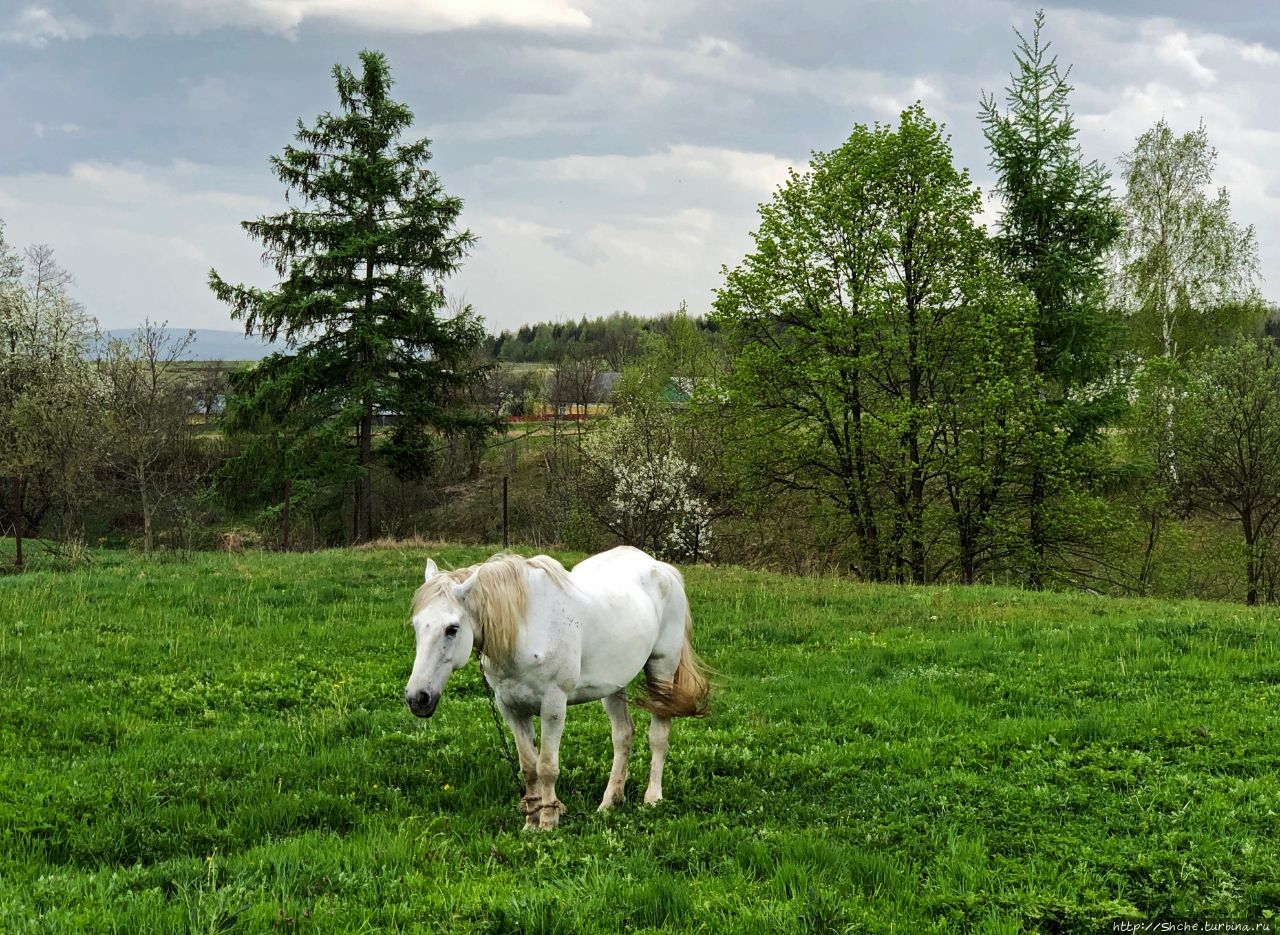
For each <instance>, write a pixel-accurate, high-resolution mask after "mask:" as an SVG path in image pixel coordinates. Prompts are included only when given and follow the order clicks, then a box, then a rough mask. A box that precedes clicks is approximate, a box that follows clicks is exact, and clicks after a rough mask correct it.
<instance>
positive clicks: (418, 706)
mask: <svg viewBox="0 0 1280 935" xmlns="http://www.w3.org/2000/svg"><path fill="white" fill-rule="evenodd" d="M404 703H405V704H407V705H408V706H409V710H410V711H412V712H413V713H414V714H416V715H417V716H418V717H431V715H433V714H435V713H436V705H438V704H439V703H440V696H439V695H433V694H431V692H414V693H413V694H412V695H409V694H406V695H405V696H404Z"/></svg>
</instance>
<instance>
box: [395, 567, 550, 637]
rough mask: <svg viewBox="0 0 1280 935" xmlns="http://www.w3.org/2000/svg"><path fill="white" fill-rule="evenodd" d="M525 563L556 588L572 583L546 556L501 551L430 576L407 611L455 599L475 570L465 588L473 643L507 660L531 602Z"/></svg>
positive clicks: (412, 611) (413, 613) (411, 612)
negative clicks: (455, 588) (456, 587)
mask: <svg viewBox="0 0 1280 935" xmlns="http://www.w3.org/2000/svg"><path fill="white" fill-rule="evenodd" d="M529 568H536V569H538V570H540V571H543V572H546V574H547V576H548V577H549V578H550V579H551V581H552V582H553V583H554V584H555V585H556V587H558V588H561V589H567V588H568V587H569V586H570V584H571V582H570V579H569V573H568V572H567V571H565V570H564V566H563V565H561V564H560V563H559V562H557V561H556V560H555V559H554V558H552V557H551V556H549V555H535V556H533V558H524V557H523V556H520V555H512V554H511V553H510V552H499V553H498V554H497V555H495V556H493V557H492V558H490V559H488V560H487V561H484V562H480V563H479V564H477V565H471V566H469V567H467V568H458V569H456V570H454V571H445V572H441V573H440V574H437V575H433V576H432V577H431V579H430V580H428V581H426V582H424V583H423V584H422V586H421V587H419V588H418V590H417V592H416V593H415V594H414V595H413V604H412V607H411V609H410V612H409V613H410V616H414V615H416V614H417V613H418V611H420V610H422V608H424V607H426V606H427V605H428V604H430V603H431V602H432V601H434V600H437V599H439V598H442V597H443V598H445V599H446V600H449V601H454V602H455V603H456V600H455V598H454V596H453V586H454V585H455V584H461V583H462V582H464V581H467V580H468V579H470V578H471V577H472V576H473V575H474V576H475V579H476V581H475V584H473V585H472V586H471V589H470V590H469V591H468V592H467V597H466V609H467V612H468V613H469V614H470V616H471V622H472V627H473V629H474V631H475V642H476V648H477V649H478V650H480V652H481V653H483V654H484V655H485V656H487V657H489V658H490V659H492V660H494V661H496V662H501V661H504V660H506V659H509V658H511V653H512V652H513V651H514V649H515V645H516V637H517V636H518V635H519V633H520V625H521V623H523V622H524V615H525V612H526V611H527V610H528V607H529V590H528V588H527V586H526V585H525V579H524V574H525V571H526V570H527V569H529Z"/></svg>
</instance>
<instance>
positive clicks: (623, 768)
mask: <svg viewBox="0 0 1280 935" xmlns="http://www.w3.org/2000/svg"><path fill="white" fill-rule="evenodd" d="M601 703H602V704H603V705H604V710H605V713H607V714H608V715H609V725H610V727H611V728H612V732H613V768H612V769H611V770H610V771H609V785H607V786H605V790H604V799H603V800H602V801H601V802H600V811H602V812H603V811H604V810H605V809H608V808H613V807H614V806H615V805H621V804H622V802H623V800H624V799H625V798H626V792H625V787H626V785H627V762H628V761H629V760H630V759H631V737H632V735H633V734H634V733H635V728H634V726H633V725H632V723H631V711H630V709H628V708H627V693H626V690H625V689H624V690H622V691H619V692H615V693H614V694H612V695H610V696H609V697H607V698H603V699H601Z"/></svg>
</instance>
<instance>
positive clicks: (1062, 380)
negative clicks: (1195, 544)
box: [981, 11, 1121, 587]
mask: <svg viewBox="0 0 1280 935" xmlns="http://www.w3.org/2000/svg"><path fill="white" fill-rule="evenodd" d="M1043 27H1044V13H1043V11H1041V12H1038V13H1037V14H1036V17H1035V20H1034V28H1033V30H1032V33H1031V39H1030V41H1028V40H1027V39H1026V38H1025V37H1024V36H1023V35H1022V34H1021V33H1017V31H1016V30H1015V33H1016V34H1017V36H1018V40H1019V43H1018V48H1017V49H1016V50H1015V51H1014V59H1015V61H1016V63H1017V72H1016V73H1015V74H1014V75H1012V76H1011V84H1010V85H1009V87H1008V88H1007V89H1006V105H1007V109H1006V110H1003V111H1002V110H1001V109H1000V107H999V106H998V105H997V104H996V101H995V98H994V97H993V96H990V95H984V96H983V99H982V105H981V119H982V123H983V131H984V133H985V135H986V138H987V146H988V150H989V152H990V153H991V168H992V169H993V170H994V171H995V173H996V192H997V193H998V194H999V195H1000V196H1001V197H1002V199H1003V208H1004V211H1003V214H1002V216H1001V219H1000V222H999V230H998V233H997V235H996V238H995V241H996V247H997V250H998V251H999V253H1000V254H1001V256H1002V258H1003V261H1004V264H1005V266H1006V268H1007V270H1008V271H1009V273H1010V274H1011V275H1013V276H1014V277H1015V278H1016V279H1017V280H1018V281H1020V282H1021V283H1022V284H1023V285H1025V286H1026V287H1027V288H1028V289H1030V290H1031V293H1032V294H1033V295H1034V296H1035V300H1036V312H1035V318H1034V333H1035V367H1036V372H1037V373H1038V374H1039V376H1040V380H1041V390H1040V392H1041V393H1042V394H1043V396H1044V400H1045V406H1044V412H1045V423H1044V424H1043V425H1042V426H1041V427H1040V429H1041V431H1040V433H1039V434H1040V436H1041V438H1042V440H1043V442H1044V444H1042V445H1041V446H1039V449H1040V455H1039V458H1038V461H1039V463H1038V464H1036V465H1033V466H1032V471H1031V476H1030V490H1029V494H1028V501H1029V513H1030V522H1029V540H1030V542H1029V544H1030V549H1031V555H1030V567H1029V569H1028V582H1029V583H1030V584H1031V585H1032V586H1033V587H1039V586H1040V585H1042V584H1043V578H1044V575H1045V566H1046V562H1047V553H1048V551H1049V549H1050V546H1051V544H1052V541H1053V539H1054V538H1055V535H1056V534H1055V532H1054V530H1053V527H1054V526H1055V521H1054V520H1053V519H1052V518H1051V516H1050V515H1049V514H1050V513H1051V510H1052V508H1051V505H1050V500H1051V499H1052V498H1053V497H1054V492H1055V488H1059V487H1060V485H1061V483H1069V481H1068V480H1067V479H1068V478H1070V477H1072V476H1078V474H1079V472H1078V470H1076V468H1078V466H1079V464H1078V462H1079V459H1078V458H1073V452H1072V451H1071V450H1070V449H1072V448H1073V447H1077V446H1079V445H1080V444H1082V443H1085V442H1089V441H1091V440H1094V439H1096V437H1097V432H1098V430H1099V429H1100V428H1101V427H1102V425H1104V424H1105V423H1106V422H1107V421H1108V420H1109V419H1111V418H1114V417H1115V416H1116V415H1118V413H1119V411H1120V409H1121V404H1120V400H1119V398H1118V396H1117V394H1114V393H1112V394H1108V393H1100V392H1098V387H1097V384H1098V382H1099V381H1101V380H1102V379H1103V378H1105V377H1106V376H1107V374H1108V372H1109V370H1110V368H1111V366H1112V357H1113V353H1112V351H1113V347H1114V341H1115V336H1116V331H1117V329H1116V327H1115V323H1114V321H1113V319H1112V316H1110V315H1109V313H1108V312H1107V308H1106V302H1105V264H1104V258H1105V256H1106V254H1107V251H1108V250H1109V249H1110V248H1111V246H1112V245H1113V244H1114V243H1115V242H1116V240H1117V238H1118V237H1119V236H1120V231H1121V222H1120V214H1119V211H1118V209H1117V208H1116V205H1115V203H1114V201H1113V199H1112V195H1111V188H1110V181H1109V174H1108V172H1107V170H1106V169H1105V168H1104V167H1103V166H1101V165H1099V164H1098V163H1097V162H1093V161H1085V159H1084V156H1083V155H1082V153H1081V151H1080V146H1079V143H1078V142H1077V140H1076V137H1077V131H1076V126H1075V122H1074V120H1073V118H1072V115H1071V110H1070V108H1069V106H1068V103H1067V98H1068V96H1069V95H1070V93H1071V90H1072V88H1071V85H1070V84H1069V83H1068V81H1067V79H1068V77H1069V74H1070V69H1067V70H1066V71H1060V70H1059V68H1058V62H1057V58H1056V57H1054V56H1050V55H1049V43H1047V42H1044V43H1042V42H1041V39H1040V33H1041V30H1042V28H1043ZM1076 454H1078V452H1076ZM1072 461H1075V462H1076V464H1075V465H1074V466H1072V465H1071V462H1072ZM1066 499H1070V498H1069V497H1068V498H1066ZM1067 525H1068V526H1071V525H1072V524H1070V523H1068V524H1067Z"/></svg>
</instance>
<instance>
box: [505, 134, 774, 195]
mask: <svg viewBox="0 0 1280 935" xmlns="http://www.w3.org/2000/svg"><path fill="white" fill-rule="evenodd" d="M789 167H790V163H789V162H787V160H785V159H781V158H779V157H778V156H774V155H771V154H769V153H748V152H741V151H739V150H733V149H722V148H717V147H711V146H689V145H676V146H670V147H668V148H667V149H666V150H664V151H663V152H658V153H652V154H648V155H640V156H624V155H605V156H582V155H571V156H561V157H558V158H554V159H545V160H541V161H535V162H523V163H521V162H520V161H519V160H510V159H507V160H501V161H500V162H499V163H498V164H497V165H496V166H495V168H497V169H498V171H502V172H507V173H510V172H513V171H514V172H519V173H521V174H523V175H526V176H528V177H530V178H532V179H534V180H541V181H550V182H568V183H597V184H603V185H604V186H606V187H607V188H609V189H610V190H612V191H615V192H618V191H625V192H633V193H641V194H643V193H651V192H653V191H654V190H655V189H657V188H661V187H670V186H671V185H673V184H674V185H680V184H684V183H686V182H689V183H694V182H696V183H699V184H705V183H713V184H717V185H726V184H727V185H729V186H733V187H736V188H739V189H743V190H746V191H748V192H752V193H754V194H756V195H762V194H767V193H768V192H769V191H770V190H772V189H773V188H774V187H775V186H777V185H778V184H779V183H780V182H782V181H783V180H784V179H786V177H787V169H788V168H789Z"/></svg>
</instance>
